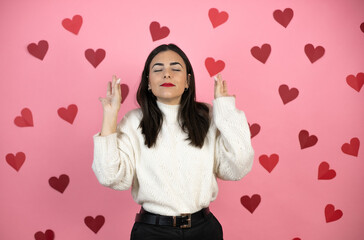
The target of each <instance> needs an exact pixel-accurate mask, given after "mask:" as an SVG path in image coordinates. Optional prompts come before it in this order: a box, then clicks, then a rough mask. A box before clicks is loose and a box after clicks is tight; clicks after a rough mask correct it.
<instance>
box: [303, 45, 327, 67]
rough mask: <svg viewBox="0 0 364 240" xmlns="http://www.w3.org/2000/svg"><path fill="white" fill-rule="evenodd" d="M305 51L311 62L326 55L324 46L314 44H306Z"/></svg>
mask: <svg viewBox="0 0 364 240" xmlns="http://www.w3.org/2000/svg"><path fill="white" fill-rule="evenodd" d="M305 53H306V56H307V57H308V59H309V60H310V61H311V63H314V62H316V61H317V60H319V59H320V58H321V57H322V56H323V55H324V53H325V49H324V48H323V47H322V46H317V47H316V48H315V47H314V46H313V45H312V44H306V45H305Z"/></svg>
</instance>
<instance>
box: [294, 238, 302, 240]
mask: <svg viewBox="0 0 364 240" xmlns="http://www.w3.org/2000/svg"><path fill="white" fill-rule="evenodd" d="M292 240H301V238H293V239H292Z"/></svg>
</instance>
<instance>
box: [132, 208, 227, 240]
mask: <svg viewBox="0 0 364 240" xmlns="http://www.w3.org/2000/svg"><path fill="white" fill-rule="evenodd" d="M130 240H223V231H222V226H221V224H220V222H219V221H218V220H217V218H216V217H215V216H214V215H213V214H212V213H211V212H210V214H209V215H207V216H206V218H205V219H202V220H200V221H199V222H197V223H196V225H194V226H192V227H191V228H178V227H173V226H159V225H151V224H147V223H141V222H135V223H134V226H133V229H132V230H131V235H130Z"/></svg>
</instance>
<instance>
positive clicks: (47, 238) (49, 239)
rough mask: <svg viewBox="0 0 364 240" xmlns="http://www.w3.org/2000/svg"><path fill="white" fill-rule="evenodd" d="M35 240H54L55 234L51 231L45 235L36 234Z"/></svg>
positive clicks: (41, 233)
mask: <svg viewBox="0 0 364 240" xmlns="http://www.w3.org/2000/svg"><path fill="white" fill-rule="evenodd" d="M34 238H35V240H53V239H54V232H53V231H52V230H51V229H48V230H47V231H45V233H43V232H41V231H39V232H36V233H35V234H34Z"/></svg>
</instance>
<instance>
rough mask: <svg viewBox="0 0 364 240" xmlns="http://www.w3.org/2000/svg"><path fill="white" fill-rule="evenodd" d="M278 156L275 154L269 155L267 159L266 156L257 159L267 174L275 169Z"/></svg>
mask: <svg viewBox="0 0 364 240" xmlns="http://www.w3.org/2000/svg"><path fill="white" fill-rule="evenodd" d="M278 161H279V156H278V155H277V154H275V153H273V154H271V155H270V156H269V157H268V156H267V155H265V154H264V155H261V156H260V157H259V162H260V164H261V165H262V166H263V167H264V168H265V170H267V171H268V172H269V173H270V172H272V170H273V169H274V168H275V166H276V165H277V164H278Z"/></svg>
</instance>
